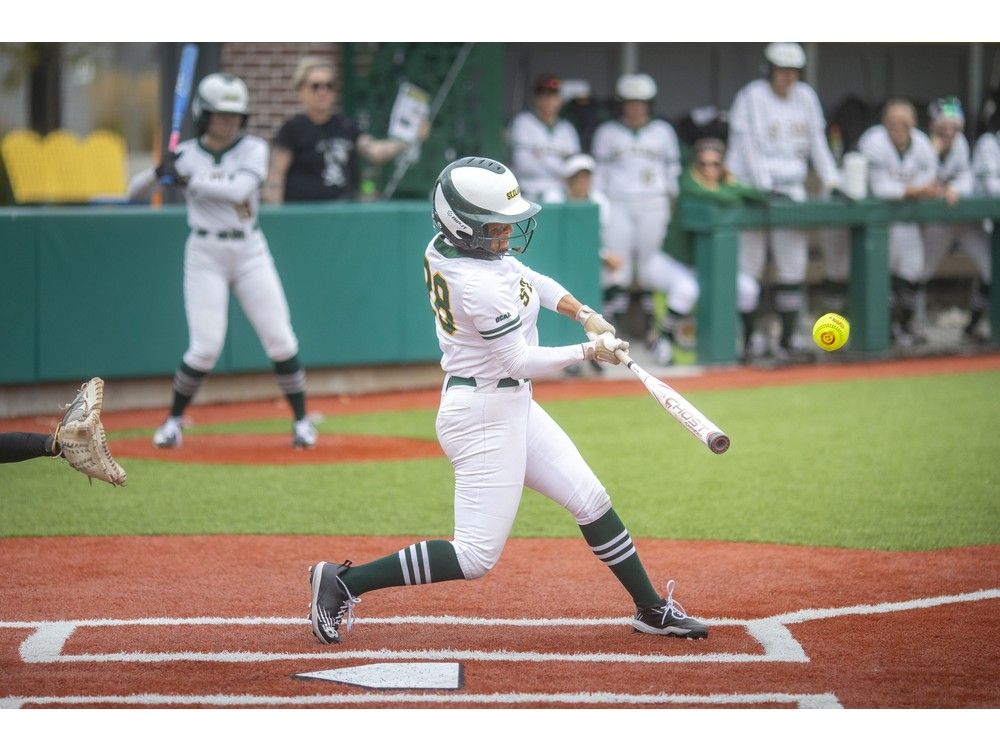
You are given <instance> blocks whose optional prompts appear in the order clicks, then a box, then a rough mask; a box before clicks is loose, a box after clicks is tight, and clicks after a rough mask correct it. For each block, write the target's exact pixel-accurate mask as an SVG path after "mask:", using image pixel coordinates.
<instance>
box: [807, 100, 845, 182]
mask: <svg viewBox="0 0 1000 750" xmlns="http://www.w3.org/2000/svg"><path fill="white" fill-rule="evenodd" d="M809 159H810V161H812V164H813V167H815V169H816V172H817V173H818V174H819V178H820V180H821V181H822V182H823V187H824V188H826V189H827V190H833V189H836V188H839V187H840V171H839V170H838V169H837V162H836V161H835V160H834V158H833V153H832V152H831V151H830V144H829V143H827V141H826V118H825V117H823V108H822V106H820V103H819V97H818V96H817V95H816V92H815V91H813V90H812V89H809Z"/></svg>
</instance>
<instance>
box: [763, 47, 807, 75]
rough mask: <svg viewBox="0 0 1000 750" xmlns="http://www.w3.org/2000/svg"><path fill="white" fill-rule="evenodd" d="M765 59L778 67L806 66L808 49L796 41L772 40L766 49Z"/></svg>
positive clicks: (800, 67)
mask: <svg viewBox="0 0 1000 750" xmlns="http://www.w3.org/2000/svg"><path fill="white" fill-rule="evenodd" d="M764 59H765V60H767V61H768V62H769V63H771V65H773V66H774V67H776V68H798V69H800V70H801V69H802V68H804V67H805V66H806V51H805V50H804V49H802V45H800V44H796V43H795V42H771V43H770V44H769V45H767V48H766V49H765V50H764Z"/></svg>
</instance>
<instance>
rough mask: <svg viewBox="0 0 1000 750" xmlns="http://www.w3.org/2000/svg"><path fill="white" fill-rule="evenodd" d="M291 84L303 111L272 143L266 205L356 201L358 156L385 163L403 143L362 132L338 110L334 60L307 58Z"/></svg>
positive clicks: (301, 63) (358, 171)
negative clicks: (294, 202) (380, 138)
mask: <svg viewBox="0 0 1000 750" xmlns="http://www.w3.org/2000/svg"><path fill="white" fill-rule="evenodd" d="M292 83H293V84H294V86H295V88H296V90H297V91H298V93H299V101H301V102H302V107H303V109H304V110H305V111H304V112H303V113H301V114H297V115H295V116H294V117H292V118H291V119H290V120H288V121H287V122H285V124H284V125H282V126H281V129H280V130H279V131H278V135H277V136H276V137H275V139H274V147H273V148H272V149H271V168H270V173H269V175H268V179H267V184H266V185H265V190H264V199H265V200H266V201H268V202H270V203H282V202H285V201H287V202H292V201H325V200H353V199H355V198H357V196H358V188H359V183H360V169H359V164H358V159H359V157H361V158H364V159H367V160H368V161H370V162H372V163H373V164H385V163H386V162H389V161H392V160H393V159H395V158H396V157H397V156H399V155H400V154H401V153H403V151H405V150H406V148H407V144H406V143H404V142H403V141H399V140H395V139H386V140H376V139H375V138H372V137H371V136H370V135H368V134H367V133H362V132H361V131H360V130H359V129H358V126H357V125H356V124H355V122H354V121H353V120H352V119H351V118H350V117H348V116H346V115H344V114H341V113H339V112H337V111H336V108H335V106H334V67H333V63H332V62H331V61H330V60H328V59H325V58H321V57H306V58H303V59H302V60H301V61H300V62H299V65H298V67H297V68H296V70H295V76H294V77H293V79H292Z"/></svg>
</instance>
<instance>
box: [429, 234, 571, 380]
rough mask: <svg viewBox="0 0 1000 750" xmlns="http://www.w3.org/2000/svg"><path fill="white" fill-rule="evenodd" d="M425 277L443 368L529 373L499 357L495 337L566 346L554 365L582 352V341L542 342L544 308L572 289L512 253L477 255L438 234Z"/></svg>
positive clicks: (474, 373)
mask: <svg viewBox="0 0 1000 750" xmlns="http://www.w3.org/2000/svg"><path fill="white" fill-rule="evenodd" d="M424 281H425V282H426V284H427V292H428V295H429V298H430V302H431V308H432V309H433V311H434V314H435V317H436V329H437V337H438V344H439V345H440V347H441V352H442V356H441V369H442V370H444V371H445V372H447V373H449V374H452V375H459V376H462V377H473V378H477V379H482V380H487V381H488V380H500V379H501V378H505V377H509V376H511V375H512V374H513V375H515V376H516V377H530V376H531V374H529V373H522V372H516V373H512V372H510V371H509V370H508V369H506V368H505V366H504V363H503V362H502V361H501V360H500V358H498V356H497V354H496V351H495V350H496V343H494V342H497V343H509V342H510V339H509V338H507V337H517V338H519V339H522V340H523V341H524V343H525V344H526V345H527V346H529V347H536V351H539V350H542V349H547V350H548V351H549V352H551V353H552V354H553V355H555V353H556V352H561V357H562V359H566V357H567V356H569V359H567V360H566V361H564V362H563V361H561V360H560V361H559V362H556V361H553V367H552V368H550V369H553V370H554V369H559V368H560V367H565V366H566V365H568V364H571V363H572V362H573V361H579V360H581V359H582V358H583V350H582V348H581V347H579V346H572V347H548V348H543V347H538V328H537V327H536V326H537V322H538V311H539V308H540V307H543V306H544V307H546V308H548V309H550V310H555V309H556V307H557V305H558V304H559V300H560V299H562V298H563V297H564V296H565V295H566V294H568V292H567V291H566V289H565V288H564V287H563V286H562V285H560V284H559V283H558V282H556V281H554V280H553V279H550V278H549V277H548V276H543V275H542V274H540V273H536V272H535V271H533V270H531V269H530V268H528V267H527V266H526V265H524V264H523V263H521V262H520V261H519V260H517V259H516V258H514V257H512V256H510V255H502V256H496V257H495V258H489V259H487V258H472V257H469V256H467V255H463V254H462V253H460V252H459V251H458V250H456V249H455V248H454V247H453V246H451V245H450V244H448V243H447V242H446V241H445V239H444V237H443V236H442V235H440V234H439V235H437V236H435V237H434V238H433V239H432V240H431V241H430V243H429V244H428V245H427V249H426V250H425V252H424ZM501 339H503V341H502V342H501V341H500V340H501ZM562 350H566V351H565V352H563V351H562ZM534 364H543V363H540V362H538V363H534ZM543 369H544V368H543ZM538 374H541V373H540V372H539V373H538Z"/></svg>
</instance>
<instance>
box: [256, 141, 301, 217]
mask: <svg viewBox="0 0 1000 750" xmlns="http://www.w3.org/2000/svg"><path fill="white" fill-rule="evenodd" d="M294 156H295V155H294V154H293V153H292V151H291V149H288V148H285V147H284V146H278V145H275V147H274V148H273V149H271V165H270V168H269V169H268V172H267V181H266V182H265V183H264V190H263V191H262V193H261V197H262V198H263V199H264V201H265V202H266V203H284V201H285V179H286V178H287V177H288V169H289V168H290V167H291V166H292V159H293V157H294Z"/></svg>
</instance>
